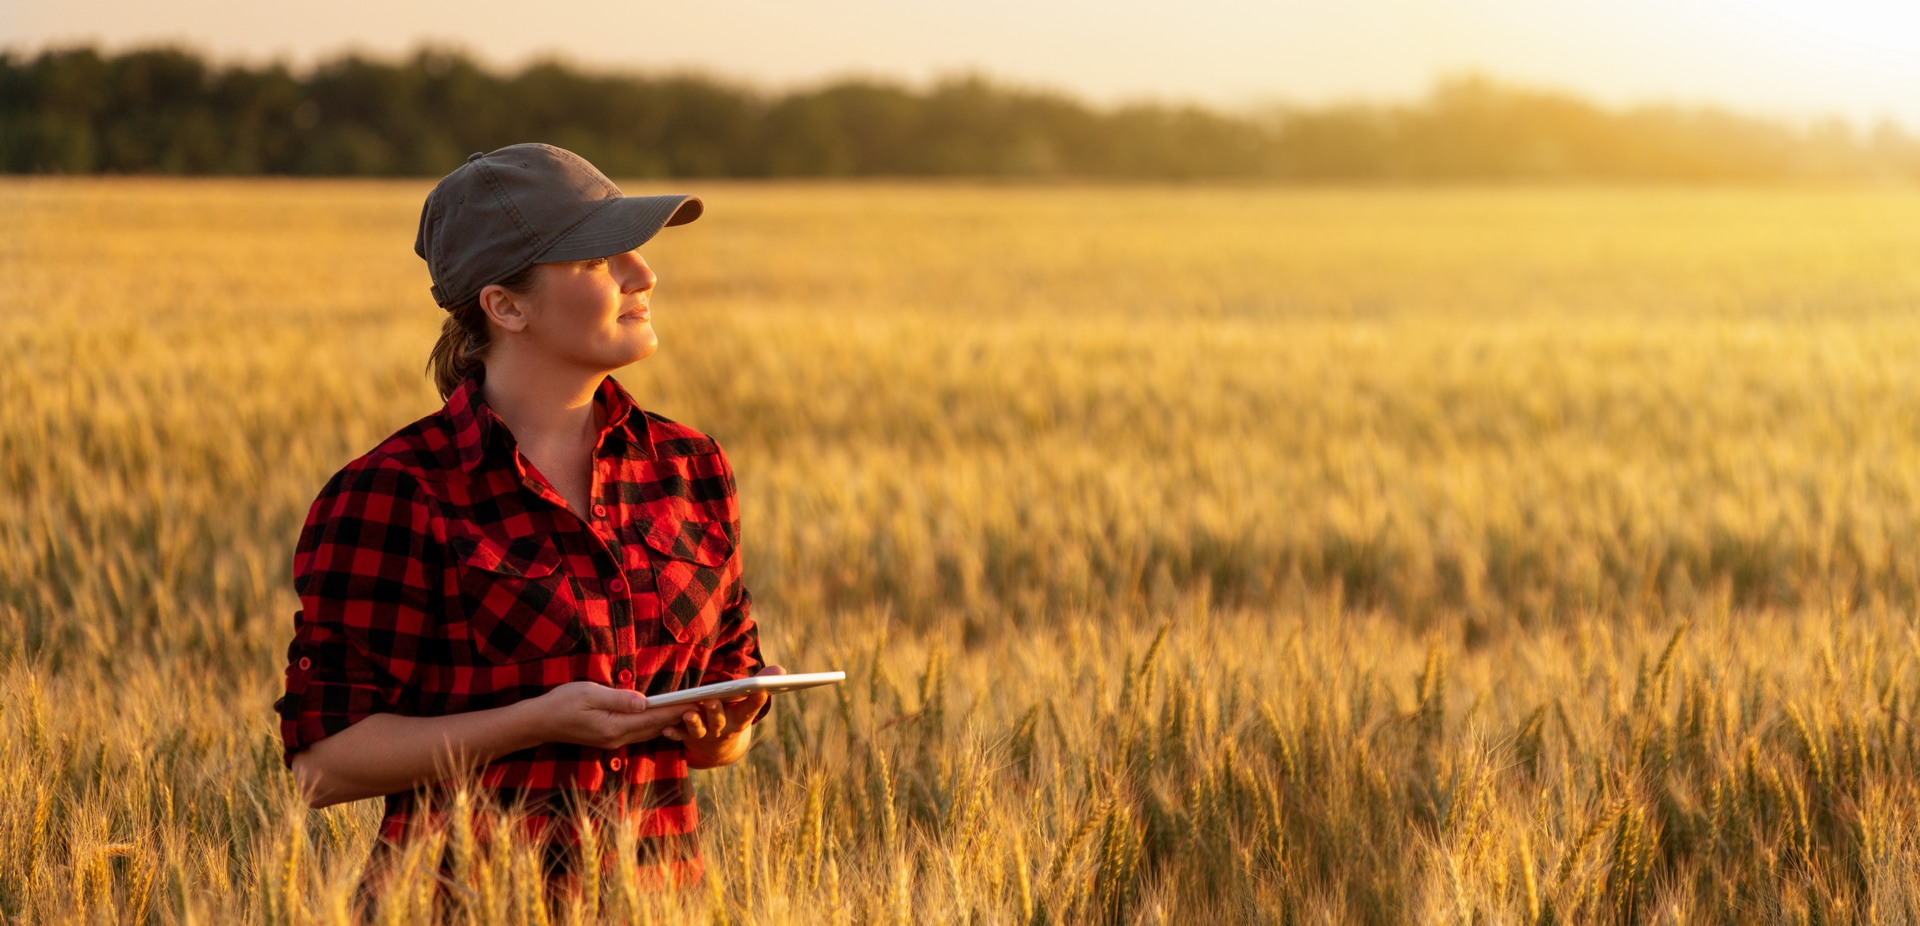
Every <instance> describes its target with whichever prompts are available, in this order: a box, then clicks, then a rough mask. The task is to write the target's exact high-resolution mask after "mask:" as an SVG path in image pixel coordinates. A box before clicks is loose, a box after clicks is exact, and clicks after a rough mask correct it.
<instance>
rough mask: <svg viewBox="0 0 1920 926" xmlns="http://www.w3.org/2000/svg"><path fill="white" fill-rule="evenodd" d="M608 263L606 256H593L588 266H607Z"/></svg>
mask: <svg viewBox="0 0 1920 926" xmlns="http://www.w3.org/2000/svg"><path fill="white" fill-rule="evenodd" d="M606 263H607V259H606V258H604V257H595V258H592V259H590V260H588V261H587V266H589V267H603V266H606Z"/></svg>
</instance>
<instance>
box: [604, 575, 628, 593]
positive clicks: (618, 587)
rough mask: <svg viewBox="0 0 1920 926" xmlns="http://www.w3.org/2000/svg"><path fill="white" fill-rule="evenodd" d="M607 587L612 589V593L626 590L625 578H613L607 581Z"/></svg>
mask: <svg viewBox="0 0 1920 926" xmlns="http://www.w3.org/2000/svg"><path fill="white" fill-rule="evenodd" d="M607 588H608V590H610V591H612V592H613V593H614V594H616V595H618V594H620V593H621V592H624V591H626V590H627V580H625V579H615V580H613V581H611V582H608V583H607Z"/></svg>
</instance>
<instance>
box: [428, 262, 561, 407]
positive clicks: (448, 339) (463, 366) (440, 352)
mask: <svg viewBox="0 0 1920 926" xmlns="http://www.w3.org/2000/svg"><path fill="white" fill-rule="evenodd" d="M539 266H540V265H539V264H528V265H527V266H526V267H524V268H522V269H521V270H518V271H516V272H514V273H512V274H509V275H508V276H506V277H505V278H503V279H500V280H495V281H494V282H495V283H498V284H499V285H501V286H504V287H506V288H507V289H510V290H512V291H514V292H516V293H522V294H524V293H527V292H530V291H532V289H533V279H534V273H535V272H536V271H535V268H537V267H539ZM492 345H493V330H492V329H491V328H489V327H488V326H487V313H486V312H484V311H482V310H481V308H480V299H479V297H478V296H476V297H474V298H472V299H469V300H467V301H466V302H465V303H462V304H460V305H457V306H454V307H453V308H451V309H448V310H447V320H446V321H444V322H442V323H441V324H440V340H438V341H435V342H434V343H433V350H432V351H431V352H429V353H428V354H427V373H428V375H430V376H432V377H433V386H434V388H435V389H438V390H440V401H442V402H444V401H446V400H447V397H448V396H450V395H453V391H454V390H455V389H458V388H460V382H461V381H462V380H464V379H466V378H467V376H468V375H469V374H471V373H472V372H473V370H474V368H475V367H478V366H481V365H482V364H484V363H485V362H486V352H487V348H488V347H490V346H492Z"/></svg>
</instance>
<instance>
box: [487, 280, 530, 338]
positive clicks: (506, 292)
mask: <svg viewBox="0 0 1920 926" xmlns="http://www.w3.org/2000/svg"><path fill="white" fill-rule="evenodd" d="M479 298H480V311H481V312H482V313H483V314H485V315H486V316H487V318H489V319H492V320H493V323H494V324H495V325H497V326H499V327H500V328H502V329H504V330H506V331H522V330H524V329H525V328H526V327H527V322H528V321H529V319H528V317H527V306H526V304H525V303H524V302H522V301H521V299H520V298H519V297H518V296H516V295H515V294H514V292H513V291H512V290H510V289H508V288H506V287H504V286H501V285H500V284H498V283H488V284H487V285H486V286H483V287H481V288H480V296H479Z"/></svg>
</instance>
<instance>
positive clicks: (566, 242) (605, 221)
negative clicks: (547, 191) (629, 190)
mask: <svg viewBox="0 0 1920 926" xmlns="http://www.w3.org/2000/svg"><path fill="white" fill-rule="evenodd" d="M703 208H705V207H704V206H703V205H702V204H701V202H700V197H698V196H689V195H686V194H680V193H674V194H669V195H665V196H622V197H620V198H619V199H616V200H614V201H612V202H610V203H608V204H606V205H605V206H603V207H601V208H600V210H599V211H598V212H595V213H594V214H592V215H590V216H588V217H587V218H586V219H585V220H583V221H582V222H581V223H580V224H578V225H575V226H574V227H572V228H570V229H568V230H567V233H566V234H564V235H561V236H560V240H558V241H555V242H554V243H553V244H552V245H550V246H549V247H548V248H547V249H546V250H544V251H542V252H540V253H539V254H538V255H536V256H535V257H534V262H535V263H550V262H553V261H561V260H586V259H588V258H591V257H610V256H612V255H615V254H624V253H626V252H628V251H631V250H633V249H634V248H637V247H639V246H641V245H643V244H645V243H647V241H649V240H650V239H652V238H653V236H654V235H656V234H659V233H660V229H662V228H665V227H667V226H668V225H685V224H687V223H688V222H691V221H693V220H694V219H697V218H699V217H700V212H701V210H702V209H703Z"/></svg>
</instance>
